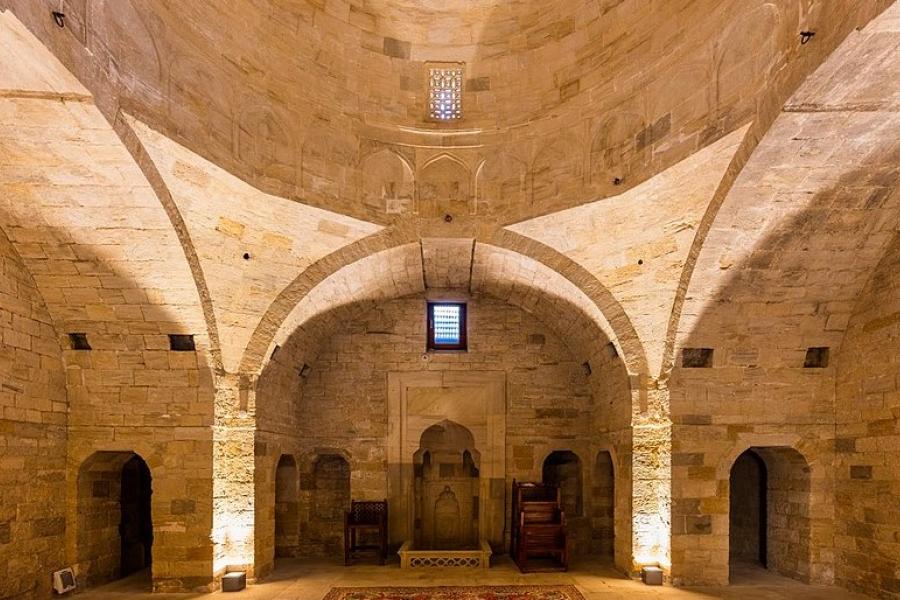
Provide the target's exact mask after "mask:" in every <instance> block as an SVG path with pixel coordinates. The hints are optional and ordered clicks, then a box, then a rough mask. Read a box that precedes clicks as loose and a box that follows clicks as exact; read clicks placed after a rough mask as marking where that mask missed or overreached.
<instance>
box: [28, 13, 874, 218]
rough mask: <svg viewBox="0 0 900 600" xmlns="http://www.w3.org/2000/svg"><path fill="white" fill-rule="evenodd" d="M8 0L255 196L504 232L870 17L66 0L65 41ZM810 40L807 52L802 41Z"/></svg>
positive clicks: (105, 87)
mask: <svg viewBox="0 0 900 600" xmlns="http://www.w3.org/2000/svg"><path fill="white" fill-rule="evenodd" d="M15 4H16V10H17V14H19V15H20V16H22V18H25V19H26V20H30V21H31V22H32V23H33V24H34V26H35V27H36V28H38V29H44V30H45V32H46V34H47V36H48V38H49V43H50V45H51V47H53V49H54V50H55V51H56V52H57V54H58V55H59V56H61V57H62V58H63V60H64V62H66V63H68V64H79V63H80V64H81V65H82V66H81V68H79V69H76V71H79V73H78V74H79V78H81V79H82V80H85V79H87V80H88V81H87V83H88V87H90V88H91V91H92V92H94V93H95V95H96V96H97V102H98V104H100V105H101V106H104V105H105V106H106V107H107V112H110V111H112V112H114V111H116V110H119V109H121V110H123V111H124V112H127V113H129V114H131V115H134V116H136V117H138V118H139V119H141V120H142V121H144V122H146V123H148V124H149V125H150V126H152V127H153V128H155V129H157V130H159V131H161V132H163V133H165V134H166V135H167V136H169V137H171V138H172V139H175V140H176V141H178V142H180V143H182V144H184V145H185V146H187V147H188V148H190V149H192V150H194V151H195V152H197V153H199V154H201V155H203V156H204V157H205V158H207V159H209V160H211V161H212V162H214V163H216V164H218V165H220V166H222V167H224V168H226V169H227V170H229V171H231V172H232V173H235V174H236V175H238V176H240V177H241V178H242V179H244V180H246V181H248V182H250V183H252V184H253V185H254V186H256V187H258V188H260V189H262V190H263V191H266V192H268V193H271V194H275V195H278V196H282V197H286V198H289V199H292V200H297V201H300V202H303V203H306V204H311V205H314V206H318V207H322V208H328V209H332V210H338V211H340V212H343V213H345V214H350V215H352V216H356V217H360V218H365V219H367V220H371V221H374V222H378V223H390V222H394V221H396V220H397V219H403V218H418V219H421V218H423V217H435V218H443V217H444V216H445V215H447V214H449V215H451V216H453V217H454V218H456V219H466V218H469V217H477V218H478V219H480V220H484V219H487V220H495V221H499V222H501V223H512V222H516V221H519V220H522V219H524V218H528V217H530V216H535V215H538V214H546V213H549V212H552V211H555V210H559V209H562V208H567V207H571V206H575V205H578V204H581V203H584V202H587V201H592V200H596V199H599V198H603V197H606V196H613V195H617V194H620V193H622V192H623V191H625V190H627V189H630V188H632V187H633V186H635V185H637V184H639V183H641V182H642V181H645V180H647V179H648V178H649V177H651V176H653V175H654V174H656V173H659V172H660V171H662V170H664V169H666V168H668V167H670V166H672V165H674V164H675V163H677V162H678V161H680V160H682V159H684V158H685V157H686V156H688V155H689V154H691V153H693V152H695V151H697V150H699V149H701V148H704V147H706V146H708V145H709V144H711V143H713V142H714V141H716V140H717V139H720V138H721V137H722V136H724V135H726V134H727V133H729V132H732V131H735V130H736V129H738V128H739V127H741V126H742V125H744V124H746V123H747V122H749V121H750V120H752V119H753V118H754V115H755V114H756V113H757V109H758V107H759V106H760V101H761V98H762V97H763V96H764V95H765V93H766V90H768V89H770V88H771V87H772V85H774V84H778V83H779V81H780V80H785V81H788V80H790V79H791V78H792V77H797V74H798V73H802V72H805V69H807V68H808V66H809V65H810V64H815V63H816V61H819V60H821V58H822V56H823V55H822V54H820V53H821V52H822V51H823V50H824V49H825V48H827V47H829V45H830V44H833V43H834V42H835V41H836V40H839V39H840V38H841V36H842V35H843V31H844V29H845V27H844V26H842V25H841V22H842V21H841V20H840V19H838V18H837V16H836V15H838V14H839V13H841V11H842V10H843V11H844V12H845V13H846V12H847V11H850V12H853V11H857V12H858V11H860V10H862V9H861V8H859V7H857V6H856V4H855V3H844V2H841V3H828V4H827V6H826V4H825V3H822V2H819V1H817V0H800V1H797V2H788V3H769V2H762V1H758V2H757V1H754V2H746V1H744V0H729V1H728V2H724V3H723V2H720V1H714V0H694V1H692V2H677V3H676V2H651V1H649V0H571V1H562V0H554V1H549V2H538V1H534V0H527V1H525V0H520V1H511V2H500V1H494V0H471V1H467V0H451V1H449V2H437V1H425V2H420V1H414V0H354V1H337V0H252V1H248V2H207V1H196V2H178V3H173V2H162V1H159V0H157V1H149V2H134V1H133V0H115V1H114V0H90V1H89V0H67V1H66V2H65V3H64V4H66V7H65V9H66V19H67V25H66V28H65V29H64V30H60V31H57V30H55V29H54V25H53V24H52V20H50V19H48V18H47V16H46V14H45V12H44V8H43V7H40V6H37V5H36V4H34V3H28V2H15ZM839 5H840V6H839ZM826 13H827V14H826ZM806 28H813V29H817V31H818V33H817V36H818V37H817V38H816V39H817V42H818V43H817V44H815V45H810V46H809V47H807V46H803V47H801V45H800V44H799V38H798V36H797V32H798V31H800V30H802V29H806ZM73 37H74V40H73ZM73 41H75V42H77V44H73V43H72V42H73ZM78 46H81V47H82V48H86V49H87V50H89V51H90V54H84V53H83V52H81V51H79V50H78ZM432 62H453V63H462V65H463V69H464V74H463V77H462V86H463V91H462V118H461V119H460V120H458V121H453V122H449V123H444V122H433V121H431V120H430V119H429V116H428V111H427V105H428V92H429V90H428V76H427V74H428V68H429V64H430V63H432Z"/></svg>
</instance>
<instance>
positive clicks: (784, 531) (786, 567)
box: [728, 447, 811, 583]
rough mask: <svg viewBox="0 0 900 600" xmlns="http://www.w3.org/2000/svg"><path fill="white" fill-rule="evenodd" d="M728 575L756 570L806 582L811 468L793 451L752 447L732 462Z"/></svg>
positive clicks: (734, 577)
mask: <svg viewBox="0 0 900 600" xmlns="http://www.w3.org/2000/svg"><path fill="white" fill-rule="evenodd" d="M729 509H730V510H729V536H728V538H729V559H730V567H731V568H730V579H731V582H732V583H740V582H741V581H742V580H743V579H745V578H747V577H748V576H752V573H753V571H754V570H756V569H769V570H771V571H774V572H776V573H778V574H780V575H784V576H786V577H791V578H793V579H797V580H800V581H804V582H808V581H809V576H810V535H811V521H810V468H809V464H808V463H807V461H806V459H805V458H804V457H803V455H802V454H800V453H799V452H798V451H797V450H795V449H793V448H786V447H754V448H750V449H748V450H747V451H746V452H744V453H743V454H741V455H740V456H739V457H738V459H737V460H736V461H735V462H734V464H733V465H732V468H731V473H730V477H729Z"/></svg>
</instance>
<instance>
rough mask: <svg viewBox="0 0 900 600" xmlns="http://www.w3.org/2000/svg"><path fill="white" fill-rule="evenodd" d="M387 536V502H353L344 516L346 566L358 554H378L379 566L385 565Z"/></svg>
mask: <svg viewBox="0 0 900 600" xmlns="http://www.w3.org/2000/svg"><path fill="white" fill-rule="evenodd" d="M360 534H362V536H360ZM367 534H369V535H367ZM387 536H388V504H387V500H374V501H364V502H363V501H356V500H354V501H351V502H350V510H349V511H347V512H346V513H345V514H344V564H345V565H349V564H350V561H351V559H353V558H356V554H357V553H358V552H376V553H377V556H378V564H380V565H383V564H384V560H385V558H386V557H387V545H388V544H387ZM367 537H370V540H366V538H367ZM371 538H374V541H372V540H371Z"/></svg>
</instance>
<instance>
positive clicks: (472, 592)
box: [322, 585, 584, 600]
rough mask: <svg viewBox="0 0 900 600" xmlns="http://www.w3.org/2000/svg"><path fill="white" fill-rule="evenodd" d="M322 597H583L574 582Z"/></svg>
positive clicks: (377, 590)
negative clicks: (572, 583) (571, 583)
mask: <svg viewBox="0 0 900 600" xmlns="http://www.w3.org/2000/svg"><path fill="white" fill-rule="evenodd" d="M322 600H584V596H582V595H581V592H579V591H578V590H577V589H575V586H573V585H506V586H494V585H483V586H476V587H430V588H423V587H395V588H390V587H369V588H349V587H348V588H344V587H341V588H332V590H331V591H330V592H328V595H327V596H325V598H323V599H322Z"/></svg>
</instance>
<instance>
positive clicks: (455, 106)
mask: <svg viewBox="0 0 900 600" xmlns="http://www.w3.org/2000/svg"><path fill="white" fill-rule="evenodd" d="M462 86H463V67H462V65H460V64H446V65H432V66H430V67H429V68H428V116H429V118H431V119H432V120H434V121H456V120H458V119H460V118H461V117H462Z"/></svg>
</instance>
